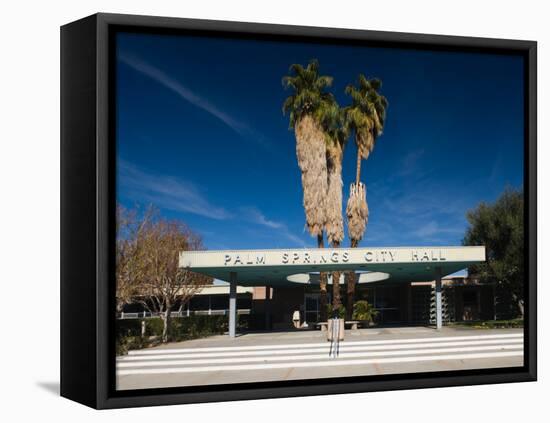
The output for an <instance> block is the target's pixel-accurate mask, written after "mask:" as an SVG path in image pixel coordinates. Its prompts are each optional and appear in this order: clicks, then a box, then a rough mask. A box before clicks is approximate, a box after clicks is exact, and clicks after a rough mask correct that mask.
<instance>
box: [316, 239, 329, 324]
mask: <svg viewBox="0 0 550 423" xmlns="http://www.w3.org/2000/svg"><path fill="white" fill-rule="evenodd" d="M317 247H318V248H325V241H324V240H323V234H322V233H321V234H320V235H317ZM327 282H328V276H327V273H326V272H321V273H320V274H319V289H320V291H321V298H320V299H319V300H320V301H319V307H320V309H321V310H320V319H321V322H326V321H327V304H328V301H327Z"/></svg>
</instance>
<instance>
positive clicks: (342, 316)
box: [327, 304, 346, 319]
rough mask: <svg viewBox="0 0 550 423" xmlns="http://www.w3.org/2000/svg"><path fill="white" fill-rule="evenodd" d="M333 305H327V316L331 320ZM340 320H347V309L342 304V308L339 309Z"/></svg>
mask: <svg viewBox="0 0 550 423" xmlns="http://www.w3.org/2000/svg"><path fill="white" fill-rule="evenodd" d="M332 311H333V308H332V304H327V316H328V318H329V319H331V318H332ZM338 318H339V319H345V318H346V307H344V306H343V305H342V304H340V307H338Z"/></svg>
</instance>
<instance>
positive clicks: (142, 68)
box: [118, 53, 271, 149]
mask: <svg viewBox="0 0 550 423" xmlns="http://www.w3.org/2000/svg"><path fill="white" fill-rule="evenodd" d="M118 58H119V60H120V61H121V62H122V63H124V64H126V65H127V66H129V67H131V68H132V69H134V70H135V71H136V72H139V73H141V74H143V75H146V76H148V77H149V78H151V79H153V80H154V81H156V82H158V83H159V84H161V85H163V86H164V87H166V88H168V89H169V90H171V91H172V92H174V93H175V94H177V95H178V96H180V97H181V98H182V99H184V100H186V101H188V102H189V103H191V104H193V105H194V106H196V107H198V108H199V109H202V110H204V111H205V112H207V113H209V114H211V115H212V116H214V117H216V118H217V119H219V120H220V121H222V122H223V123H224V124H226V125H227V126H228V127H229V128H231V129H232V130H233V131H235V132H236V133H237V134H239V135H241V136H243V137H245V138H247V139H250V140H252V141H255V142H256V143H258V144H260V145H261V146H263V147H264V148H268V149H269V148H270V147H271V144H270V143H269V142H268V141H267V140H266V138H265V136H264V135H262V134H260V133H259V132H258V131H256V130H255V129H253V128H252V127H250V126H249V125H248V124H246V123H245V122H243V121H242V120H240V119H237V118H235V117H233V116H231V115H230V114H229V113H227V112H224V111H223V110H221V109H220V108H219V107H217V106H216V105H214V104H212V103H211V102H210V101H209V100H207V99H206V98H205V97H204V96H201V95H199V94H197V93H195V92H193V91H192V90H191V89H190V88H188V87H187V86H185V85H184V84H183V83H181V82H180V81H178V80H177V79H175V78H173V77H172V76H170V75H168V74H167V73H166V72H164V71H163V70H162V69H159V68H157V67H156V66H154V65H152V64H151V63H148V62H146V61H144V60H142V59H140V58H138V57H135V56H133V55H131V54H128V53H121V54H120V55H119V56H118Z"/></svg>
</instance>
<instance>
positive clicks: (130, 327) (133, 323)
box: [115, 315, 249, 355]
mask: <svg viewBox="0 0 550 423" xmlns="http://www.w3.org/2000/svg"><path fill="white" fill-rule="evenodd" d="M143 321H145V336H144V337H143V338H142V337H141V322H143ZM248 321H249V316H247V315H242V316H239V321H238V328H239V329H241V330H242V329H247V328H248ZM163 326H164V322H163V320H162V319H161V318H160V317H153V318H145V319H118V320H117V321H116V325H115V327H116V347H117V355H121V354H126V353H127V351H128V350H129V349H139V348H145V347H148V346H151V345H154V344H156V343H159V340H160V337H161V336H162V329H163ZM227 330H228V317H227V316H208V315H191V316H189V317H172V318H171V319H170V330H169V341H172V342H177V341H185V340H189V339H197V338H203V337H206V336H212V335H219V334H223V333H224V332H227Z"/></svg>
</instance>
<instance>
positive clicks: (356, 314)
mask: <svg viewBox="0 0 550 423" xmlns="http://www.w3.org/2000/svg"><path fill="white" fill-rule="evenodd" d="M377 315H378V311H376V310H375V309H374V307H373V305H372V304H370V303H368V302H367V301H365V300H361V301H357V302H356V303H355V304H353V319H354V320H364V321H367V322H374V318H375V317H376V316H377Z"/></svg>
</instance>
